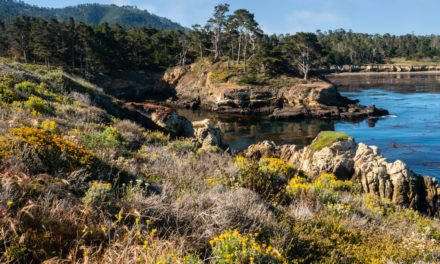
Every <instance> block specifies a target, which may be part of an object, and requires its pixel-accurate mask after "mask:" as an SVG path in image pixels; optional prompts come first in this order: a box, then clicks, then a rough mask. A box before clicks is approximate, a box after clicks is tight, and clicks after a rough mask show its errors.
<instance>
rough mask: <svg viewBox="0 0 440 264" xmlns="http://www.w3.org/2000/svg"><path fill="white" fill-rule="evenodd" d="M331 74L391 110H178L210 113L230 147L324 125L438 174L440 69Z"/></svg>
mask: <svg viewBox="0 0 440 264" xmlns="http://www.w3.org/2000/svg"><path fill="white" fill-rule="evenodd" d="M328 78H329V79H330V80H331V81H332V82H333V83H334V84H335V85H337V86H338V90H339V91H340V92H341V94H342V95H344V96H347V97H349V98H350V99H359V100H360V104H362V105H371V104H375V105H376V106H377V107H382V108H385V109H387V110H389V112H390V116H387V117H382V118H380V119H379V120H377V121H375V122H371V121H370V120H364V121H359V122H341V121H335V120H322V119H321V120H315V119H312V120H298V121H272V120H269V119H268V118H265V117H262V116H245V115H231V114H218V113H212V112H207V111H203V110H186V109H180V110H178V112H179V114H181V115H183V116H185V117H186V118H188V119H189V120H191V121H196V120H201V119H205V118H210V119H211V120H212V121H213V123H214V124H216V125H217V126H219V127H220V128H221V129H222V131H223V132H224V134H225V137H224V141H225V142H226V143H227V144H229V146H230V147H231V149H234V150H242V149H246V148H247V147H248V146H249V145H251V144H254V143H255V142H258V141H262V140H272V141H274V142H276V143H277V144H297V145H307V144H310V142H311V141H312V140H313V138H314V137H315V136H316V135H317V134H318V133H319V132H320V131H325V130H331V131H338V132H346V133H347V134H349V135H350V136H353V137H355V139H356V141H357V142H364V143H365V144H367V145H376V146H378V147H379V150H380V151H381V152H382V154H383V155H384V156H385V157H387V158H388V160H389V161H394V160H397V159H400V160H402V161H403V162H405V163H407V164H408V166H409V167H410V168H411V169H412V170H414V171H415V172H416V173H418V174H422V175H429V176H433V177H437V178H438V177H439V176H440V133H439V132H440V75H437V74H408V73H404V74H353V75H350V74H348V75H336V76H328Z"/></svg>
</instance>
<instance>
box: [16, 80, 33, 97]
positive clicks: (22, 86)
mask: <svg viewBox="0 0 440 264" xmlns="http://www.w3.org/2000/svg"><path fill="white" fill-rule="evenodd" d="M14 89H15V90H16V91H20V92H23V93H26V94H29V95H34V94H35V93H36V92H37V89H38V84H36V83H31V82H28V81H24V82H21V83H17V84H16V85H15V86H14Z"/></svg>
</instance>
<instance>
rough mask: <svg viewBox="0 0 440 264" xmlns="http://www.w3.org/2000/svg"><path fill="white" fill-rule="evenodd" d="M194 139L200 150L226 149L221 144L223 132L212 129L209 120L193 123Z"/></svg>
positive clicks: (216, 128)
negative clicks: (211, 148) (210, 148)
mask: <svg viewBox="0 0 440 264" xmlns="http://www.w3.org/2000/svg"><path fill="white" fill-rule="evenodd" d="M193 127H194V137H195V139H196V141H197V143H198V144H199V146H200V147H201V148H202V149H205V148H209V147H214V146H216V147H219V148H220V149H226V147H227V146H226V145H225V144H224V143H223V132H222V131H221V129H220V128H218V127H214V126H213V125H212V124H211V122H210V120H209V119H205V120H202V121H196V122H193Z"/></svg>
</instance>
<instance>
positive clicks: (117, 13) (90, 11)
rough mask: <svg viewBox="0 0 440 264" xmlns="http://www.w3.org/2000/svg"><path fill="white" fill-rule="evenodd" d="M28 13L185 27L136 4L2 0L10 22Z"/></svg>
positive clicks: (0, 12) (2, 14)
mask: <svg viewBox="0 0 440 264" xmlns="http://www.w3.org/2000/svg"><path fill="white" fill-rule="evenodd" d="M21 15H26V16H33V17H40V18H43V19H46V20H48V19H50V18H58V19H60V20H67V19H68V18H69V17H73V18H74V19H75V20H76V21H82V22H84V23H94V24H100V23H104V22H107V23H109V24H120V25H124V26H132V27H140V26H150V27H154V28H159V29H181V30H183V29H184V27H182V26H181V25H179V24H178V23H175V22H173V21H171V20H169V19H167V18H164V17H159V16H156V15H154V14H151V13H150V12H148V11H147V10H140V9H137V8H135V7H130V6H123V7H119V6H116V5H100V4H84V5H78V6H69V7H65V8H42V7H37V6H32V5H28V4H26V3H24V2H21V1H15V0H0V19H2V20H5V21H6V22H8V21H9V20H11V19H12V18H14V17H17V16H21Z"/></svg>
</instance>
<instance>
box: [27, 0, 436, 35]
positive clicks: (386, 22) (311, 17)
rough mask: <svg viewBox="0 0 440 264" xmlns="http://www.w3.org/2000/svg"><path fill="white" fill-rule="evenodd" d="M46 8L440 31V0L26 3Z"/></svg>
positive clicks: (269, 29)
mask: <svg viewBox="0 0 440 264" xmlns="http://www.w3.org/2000/svg"><path fill="white" fill-rule="evenodd" d="M25 2H27V3H29V4H33V5H38V6H44V7H64V6H68V5H76V4H83V3H100V4H116V5H134V6H137V7H138V8H141V9H147V10H148V11H150V12H152V13H154V14H157V15H160V16H164V17H167V18H169V19H171V20H173V21H176V22H179V23H180V24H182V25H183V26H187V27H190V26H191V25H193V24H201V25H204V24H205V22H206V20H207V19H208V18H209V17H210V16H211V14H212V11H213V7H214V6H215V5H216V4H219V3H225V2H227V3H229V4H230V5H231V10H235V9H239V8H245V9H248V10H249V11H250V12H252V13H254V14H255V17H256V20H257V21H258V22H259V23H260V25H261V28H262V29H263V30H264V31H265V32H266V33H277V34H279V33H295V32H298V31H309V32H315V31H316V30H317V29H321V30H323V31H325V30H328V29H337V28H344V29H347V30H349V29H352V30H353V31H354V32H364V33H380V34H383V33H391V34H396V35H401V34H407V33H414V34H417V35H429V34H439V33H440V15H439V13H440V1H439V0H417V1H414V0H400V1H399V0H284V1H282V0H230V1H224V0H223V1H217V0H69V1H67V0H45V1H41V0H25Z"/></svg>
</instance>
